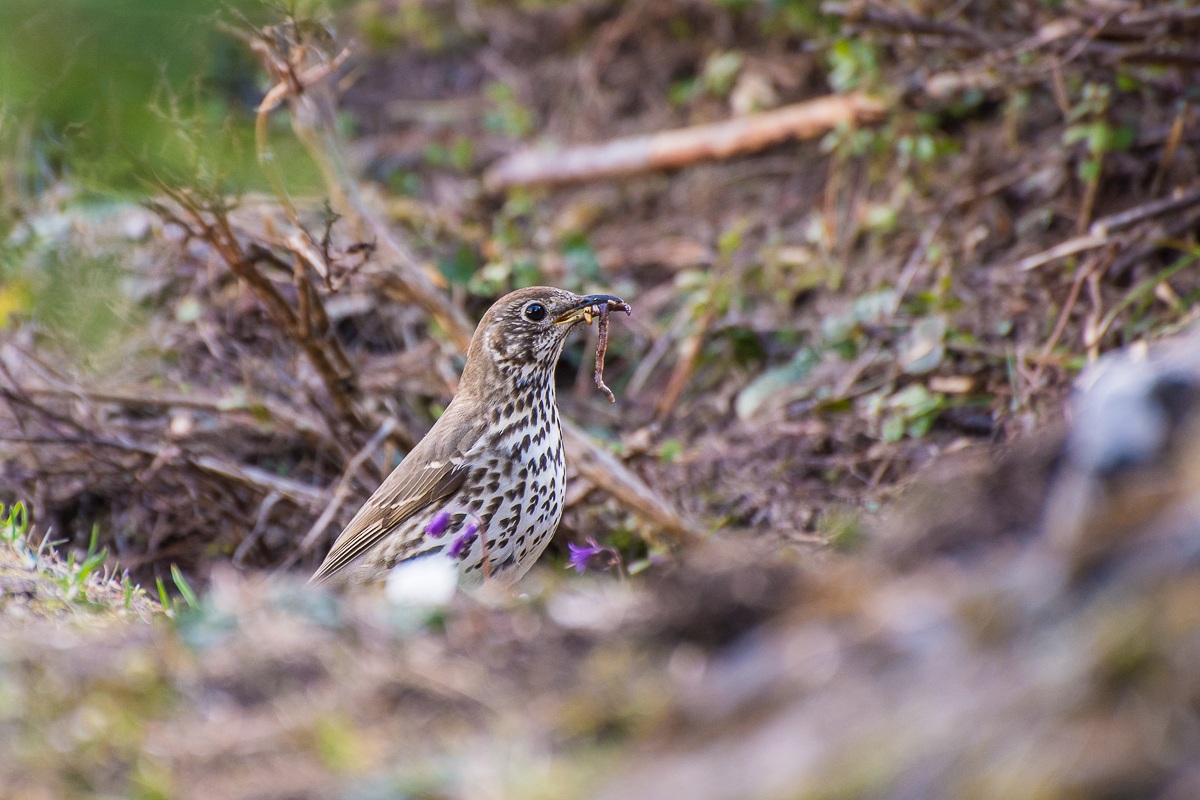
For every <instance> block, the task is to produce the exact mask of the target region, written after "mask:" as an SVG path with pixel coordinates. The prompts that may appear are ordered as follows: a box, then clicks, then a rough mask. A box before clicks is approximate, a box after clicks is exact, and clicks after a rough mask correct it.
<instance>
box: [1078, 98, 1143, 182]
mask: <svg viewBox="0 0 1200 800" xmlns="http://www.w3.org/2000/svg"><path fill="white" fill-rule="evenodd" d="M1111 96H1112V90H1111V89H1110V88H1109V87H1108V86H1106V85H1103V84H1097V83H1089V84H1087V85H1085V86H1084V87H1083V96H1082V97H1081V98H1080V101H1079V102H1078V103H1076V104H1075V107H1074V108H1072V109H1071V116H1070V121H1071V124H1070V125H1069V126H1067V129H1066V131H1064V132H1063V144H1065V145H1073V144H1077V143H1079V142H1083V143H1084V145H1085V151H1086V153H1087V155H1086V157H1085V158H1084V159H1083V160H1082V161H1080V162H1079V167H1078V168H1077V173H1078V175H1079V179H1080V180H1082V181H1085V182H1088V183H1092V182H1094V181H1097V180H1099V179H1100V170H1101V168H1102V167H1103V164H1104V156H1105V155H1106V154H1107V153H1113V152H1118V151H1120V150H1127V149H1129V146H1130V145H1132V144H1133V140H1134V132H1133V129H1132V128H1130V127H1129V126H1128V125H1113V124H1112V123H1111V122H1109V121H1108V118H1107V117H1108V106H1109V101H1110V99H1111Z"/></svg>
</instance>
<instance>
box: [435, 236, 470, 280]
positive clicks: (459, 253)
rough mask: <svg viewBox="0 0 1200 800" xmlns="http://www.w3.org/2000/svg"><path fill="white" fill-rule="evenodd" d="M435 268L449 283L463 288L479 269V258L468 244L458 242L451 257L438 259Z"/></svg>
mask: <svg viewBox="0 0 1200 800" xmlns="http://www.w3.org/2000/svg"><path fill="white" fill-rule="evenodd" d="M437 267H438V271H439V272H441V273H442V275H443V276H445V278H446V280H448V281H449V282H450V283H453V284H456V285H458V286H465V285H466V284H467V282H468V281H470V280H471V278H473V277H474V276H475V273H476V271H478V269H479V257H478V256H476V255H475V250H474V249H473V248H472V247H471V246H470V245H469V244H467V243H466V242H459V243H458V246H457V247H455V248H454V254H453V255H451V256H450V257H449V258H439V259H438V262H437Z"/></svg>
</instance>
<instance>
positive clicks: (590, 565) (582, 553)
mask: <svg viewBox="0 0 1200 800" xmlns="http://www.w3.org/2000/svg"><path fill="white" fill-rule="evenodd" d="M567 550H568V552H569V553H570V555H568V556H567V566H566V569H574V570H575V571H576V572H578V573H580V574H581V575H582V574H583V573H584V572H587V571H588V570H589V569H609V568H611V567H615V566H618V565H619V564H620V563H621V555H620V554H619V553H618V552H617V551H616V548H613V547H603V546H601V545H599V544H596V540H595V539H592V538H590V537H589V538H588V540H587V546H586V547H580V546H579V545H577V544H575V543H574V542H567Z"/></svg>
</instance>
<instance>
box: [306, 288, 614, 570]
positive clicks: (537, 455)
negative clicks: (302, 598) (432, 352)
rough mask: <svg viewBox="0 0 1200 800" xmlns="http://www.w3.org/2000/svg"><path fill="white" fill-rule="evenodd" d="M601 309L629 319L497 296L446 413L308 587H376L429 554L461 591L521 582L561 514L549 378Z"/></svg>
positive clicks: (563, 302)
mask: <svg viewBox="0 0 1200 800" xmlns="http://www.w3.org/2000/svg"><path fill="white" fill-rule="evenodd" d="M601 307H603V311H604V312H605V314H607V311H608V308H621V309H623V310H625V311H626V312H628V311H629V307H628V306H627V305H626V304H625V303H624V301H622V300H620V299H619V298H617V297H613V296H612V295H607V294H592V295H586V296H579V295H576V294H572V293H571V292H567V291H563V290H561V289H553V288H549V287H545V286H537V287H533V288H530V289H521V290H520V291H516V292H513V293H511V294H509V295H506V296H505V297H502V298H500V300H498V301H497V302H496V303H495V305H493V306H492V307H491V308H490V309H489V310H488V312H487V313H486V314H484V316H483V319H482V320H481V321H480V323H479V327H478V328H476V329H475V335H474V336H473V337H472V339H471V345H470V347H469V348H468V350H467V363H466V367H465V368H464V369H463V374H462V380H461V381H460V383H459V389H458V393H457V394H456V395H455V396H454V399H453V400H452V401H451V402H450V405H449V406H447V407H446V411H445V413H443V414H442V416H441V418H439V419H438V421H437V422H436V423H435V424H434V426H433V428H432V429H430V431H429V433H428V434H427V435H426V436H425V438H424V439H422V440H421V441H420V442H419V443H418V444H417V446H416V447H414V448H413V450H412V452H410V453H409V454H408V455H407V456H406V457H405V458H404V460H403V461H401V462H400V465H399V466H397V467H396V469H395V470H394V471H393V472H392V474H391V475H389V476H388V478H387V479H386V480H385V481H384V482H383V484H382V485H381V486H380V487H379V489H377V490H376V492H375V494H373V495H372V496H371V498H370V499H369V500H367V502H366V504H365V505H364V506H363V507H362V508H361V509H359V511H358V513H357V514H355V515H354V519H352V520H351V521H350V524H349V525H347V526H346V529H345V530H344V531H342V534H341V535H340V536H339V537H338V538H337V541H335V542H334V544H333V548H332V549H331V550H330V551H329V555H328V556H326V557H325V562H324V563H323V564H321V567H320V568H319V569H318V570H317V571H316V573H315V574H314V575H313V577H312V580H313V582H321V581H325V580H327V579H330V578H333V577H334V576H337V578H338V579H340V580H341V581H343V582H345V583H365V582H371V581H376V580H382V579H384V578H386V577H387V575H388V572H389V571H390V570H391V569H392V567H394V566H395V565H396V564H398V563H400V562H403V561H407V560H409V559H415V558H419V557H422V556H427V555H435V554H440V555H441V556H444V557H448V558H450V559H453V560H454V561H456V562H457V563H458V571H459V582H460V584H466V585H468V586H470V585H473V584H475V585H477V584H479V583H482V582H483V581H484V580H485V579H486V580H487V581H488V583H489V584H492V585H498V586H501V587H503V586H509V585H511V584H512V583H514V582H515V581H516V580H517V579H519V578H520V577H521V576H522V575H524V574H525V572H526V571H527V570H528V569H529V568H530V566H532V565H533V562H534V561H536V560H537V558H538V556H540V555H541V554H542V551H543V550H544V549H545V548H546V545H547V544H548V543H549V541H550V538H551V536H553V534H554V531H555V529H556V528H557V527H558V522H559V519H560V518H561V517H562V511H563V495H564V491H565V482H566V480H565V467H564V463H563V445H562V434H561V431H560V429H559V421H558V405H557V402H556V400H555V392H554V368H555V365H556V364H557V363H558V358H559V355H560V354H561V353H562V348H563V342H564V340H565V339H566V336H567V333H568V332H569V331H570V330H571V328H573V327H574V326H575V324H576V323H578V322H580V321H582V320H585V319H586V320H587V321H589V322H590V320H591V316H592V313H593V312H594V311H598V310H600V309H601Z"/></svg>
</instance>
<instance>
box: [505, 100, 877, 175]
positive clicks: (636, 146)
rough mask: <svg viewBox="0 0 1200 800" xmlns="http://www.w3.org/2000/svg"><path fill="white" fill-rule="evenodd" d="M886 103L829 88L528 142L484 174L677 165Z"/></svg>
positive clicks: (810, 130)
mask: <svg viewBox="0 0 1200 800" xmlns="http://www.w3.org/2000/svg"><path fill="white" fill-rule="evenodd" d="M885 110H886V109H885V107H884V105H883V104H882V103H881V102H879V101H878V100H874V99H871V98H869V97H867V96H866V95H862V94H850V95H828V96H826V97H820V98H817V99H816V100H808V101H805V102H803V103H796V104H794V105H789V106H784V107H783V108H777V109H774V110H773V111H764V112H762V113H760V114H750V115H747V116H744V117H737V118H735V119H730V120H726V121H724V122H713V123H709V124H707V125H693V126H691V127H688V128H676V129H675V130H669V131H661V132H659V133H652V134H647V135H644V136H630V137H625V138H621V139H613V140H611V141H608V142H603V143H601V144H588V145H579V146H577V147H568V148H554V149H538V150H523V151H521V152H518V153H514V154H512V155H510V156H507V157H505V158H503V159H501V160H500V161H499V162H498V163H497V164H495V165H494V166H493V167H491V169H489V170H488V171H487V172H486V173H485V174H484V177H483V184H484V187H485V188H486V189H487V190H488V191H491V192H498V191H502V190H504V189H508V188H510V187H513V186H530V185H535V184H562V183H578V182H581V181H594V180H601V179H604V178H615V177H619V176H624V175H635V174H638V173H641V172H650V171H653V170H658V169H672V168H676V167H684V166H687V165H689V164H695V163H698V162H701V161H712V160H715V159H720V158H729V157H730V156H736V155H741V154H743V153H752V152H754V151H756V150H762V149H763V148H765V147H769V146H770V145H773V144H779V143H780V142H786V141H791V140H797V139H813V138H815V137H817V136H820V135H821V134H823V133H825V132H826V131H829V130H831V129H833V128H835V127H837V126H838V125H846V124H860V123H864V122H875V121H878V120H879V119H882V118H883V116H884V112H885Z"/></svg>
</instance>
